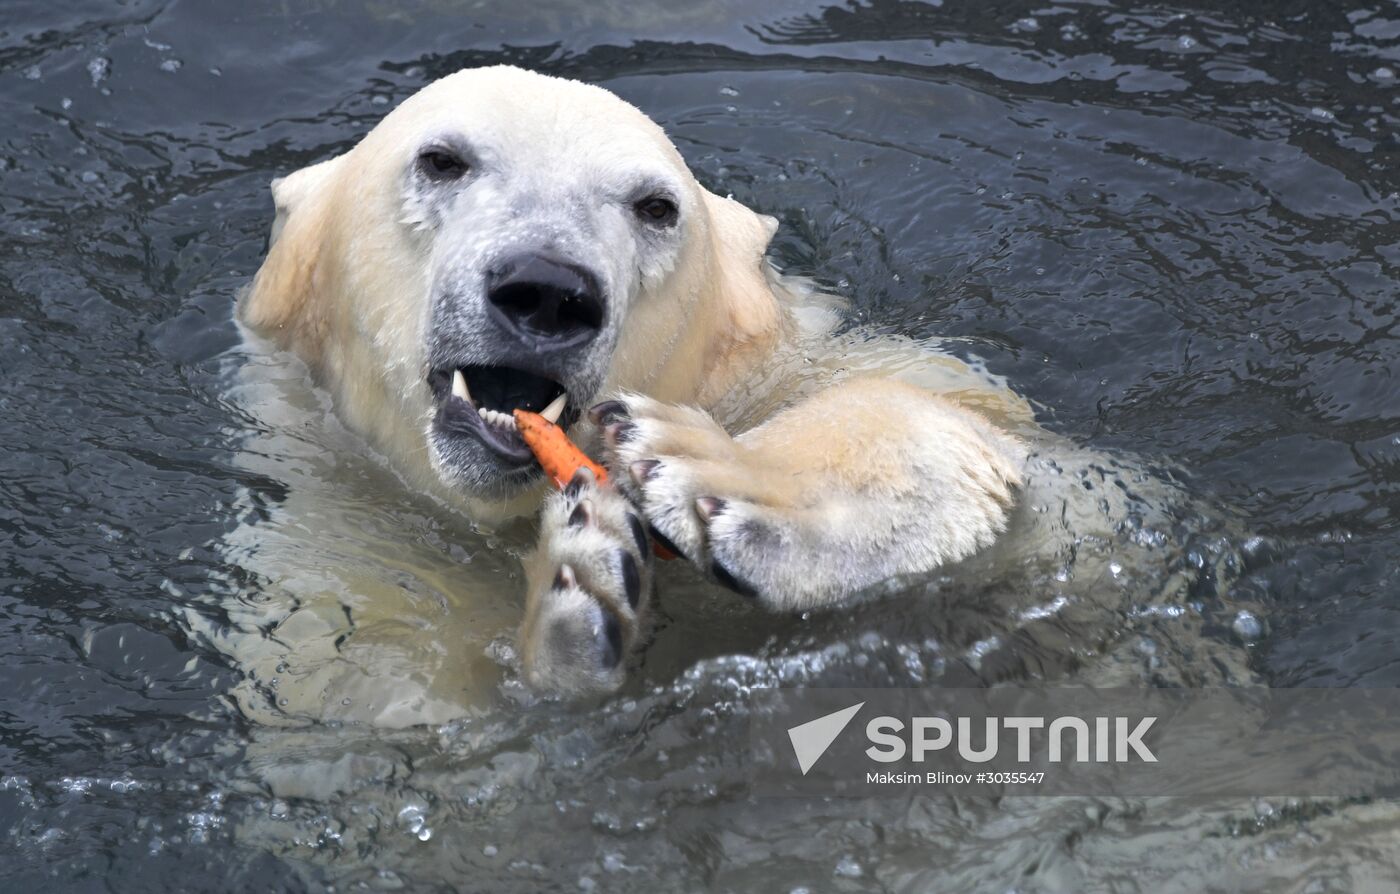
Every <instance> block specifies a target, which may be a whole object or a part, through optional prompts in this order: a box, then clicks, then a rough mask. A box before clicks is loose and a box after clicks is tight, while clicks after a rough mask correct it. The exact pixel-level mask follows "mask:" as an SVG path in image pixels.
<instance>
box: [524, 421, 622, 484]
mask: <svg viewBox="0 0 1400 894" xmlns="http://www.w3.org/2000/svg"><path fill="white" fill-rule="evenodd" d="M515 427H516V428H517V429H518V430H519V431H520V437H521V438H523V439H524V440H525V446H527V447H529V448H530V451H531V452H532V453H534V454H535V459H536V460H537V461H538V462H539V464H540V468H542V469H544V473H545V474H546V475H548V476H549V477H550V478H553V479H554V483H555V484H556V485H558V486H559V487H561V488H562V487H564V486H565V485H567V484H568V483H569V482H570V481H571V480H573V477H574V473H575V472H577V471H578V470H579V469H581V468H583V467H584V466H587V467H588V468H590V469H592V470H593V475H594V477H596V478H597V479H598V483H600V484H601V483H602V482H604V481H607V480H608V473H607V470H606V469H604V468H603V467H602V466H600V465H598V464H597V463H595V462H594V461H593V460H591V459H589V458H588V455H587V454H586V453H584V452H583V451H582V450H580V449H578V447H577V446H576V445H575V444H574V442H573V441H570V440H569V436H568V435H566V434H564V430H563V429H562V428H560V427H559V426H557V425H555V424H554V423H553V422H550V421H549V420H548V419H546V418H544V417H543V416H541V415H540V414H539V413H531V412H530V411H529V410H516V411H515Z"/></svg>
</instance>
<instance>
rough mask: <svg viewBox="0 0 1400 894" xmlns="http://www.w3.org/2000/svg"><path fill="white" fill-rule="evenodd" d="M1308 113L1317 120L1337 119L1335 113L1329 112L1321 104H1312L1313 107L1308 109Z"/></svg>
mask: <svg viewBox="0 0 1400 894" xmlns="http://www.w3.org/2000/svg"><path fill="white" fill-rule="evenodd" d="M1308 114H1309V115H1312V116H1313V117H1314V118H1316V119H1318V120H1319V121H1335V120H1337V116H1336V114H1335V113H1334V112H1330V111H1328V110H1327V109H1324V108H1322V107H1321V106H1313V108H1312V109H1310V110H1309V111H1308Z"/></svg>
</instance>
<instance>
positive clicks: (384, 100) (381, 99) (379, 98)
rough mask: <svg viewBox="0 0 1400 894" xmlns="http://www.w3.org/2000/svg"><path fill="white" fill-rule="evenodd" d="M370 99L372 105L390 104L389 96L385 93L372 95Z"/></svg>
mask: <svg viewBox="0 0 1400 894" xmlns="http://www.w3.org/2000/svg"><path fill="white" fill-rule="evenodd" d="M369 101H370V105H376V106H387V105H388V104H389V97H387V96H383V95H375V96H371V97H370V98H369Z"/></svg>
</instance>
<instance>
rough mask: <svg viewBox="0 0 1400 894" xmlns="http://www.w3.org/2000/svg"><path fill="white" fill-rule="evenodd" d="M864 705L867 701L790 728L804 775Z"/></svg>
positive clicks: (790, 737) (793, 744)
mask: <svg viewBox="0 0 1400 894" xmlns="http://www.w3.org/2000/svg"><path fill="white" fill-rule="evenodd" d="M863 707H865V702H860V703H859V704H855V705H851V706H850V707H849V708H842V709H841V710H839V711H836V712H835V713H832V714H827V715H826V716H825V717H818V718H817V719H816V720H809V721H807V722H806V723H803V724H800V725H798V726H794V727H792V728H791V729H789V730H788V738H789V739H790V740H792V751H793V754H795V755H797V766H798V767H799V768H800V769H801V770H802V775H803V776H806V775H807V771H808V770H810V769H812V766H813V765H814V764H816V762H817V761H819V760H821V757H822V755H823V754H826V750H827V749H828V748H830V747H831V743H832V742H835V741H836V737H837V736H839V735H841V730H843V729H845V728H846V726H847V725H848V724H849V723H850V722H851V721H852V720H853V719H854V718H855V716H856V714H857V713H858V712H859V711H860V709H861V708H863Z"/></svg>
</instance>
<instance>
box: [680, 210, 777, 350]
mask: <svg viewBox="0 0 1400 894" xmlns="http://www.w3.org/2000/svg"><path fill="white" fill-rule="evenodd" d="M700 194H701V195H702V196H703V197H704V203H705V210H706V214H707V216H708V217H709V230H710V232H709V241H710V251H711V265H712V266H711V269H710V276H711V279H712V282H713V283H714V285H715V286H716V294H715V296H714V297H715V300H717V301H718V302H719V303H720V304H721V305H722V308H723V312H724V314H725V317H726V321H727V322H728V324H729V325H730V326H731V327H732V329H731V333H732V335H733V336H735V337H736V339H737V340H738V341H747V340H748V339H750V338H755V337H762V336H765V335H768V334H773V333H776V330H777V327H779V326H780V325H781V314H782V312H781V310H780V308H779V307H778V299H777V298H776V296H774V294H773V289H772V287H771V286H770V285H769V282H768V275H767V272H766V269H767V268H766V264H767V263H768V262H767V260H765V258H764V253H765V252H766V251H767V250H768V243H769V242H770V241H771V240H772V238H773V234H774V233H775V232H777V230H778V221H777V220H776V219H775V218H772V217H769V216H768V215H766V214H758V213H756V212H754V211H751V210H749V209H748V208H746V207H744V206H743V205H741V204H739V203H738V202H736V201H734V200H733V199H728V198H724V197H722V196H717V195H715V194H714V193H712V192H710V191H709V190H707V189H703V188H702V189H701V190H700Z"/></svg>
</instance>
